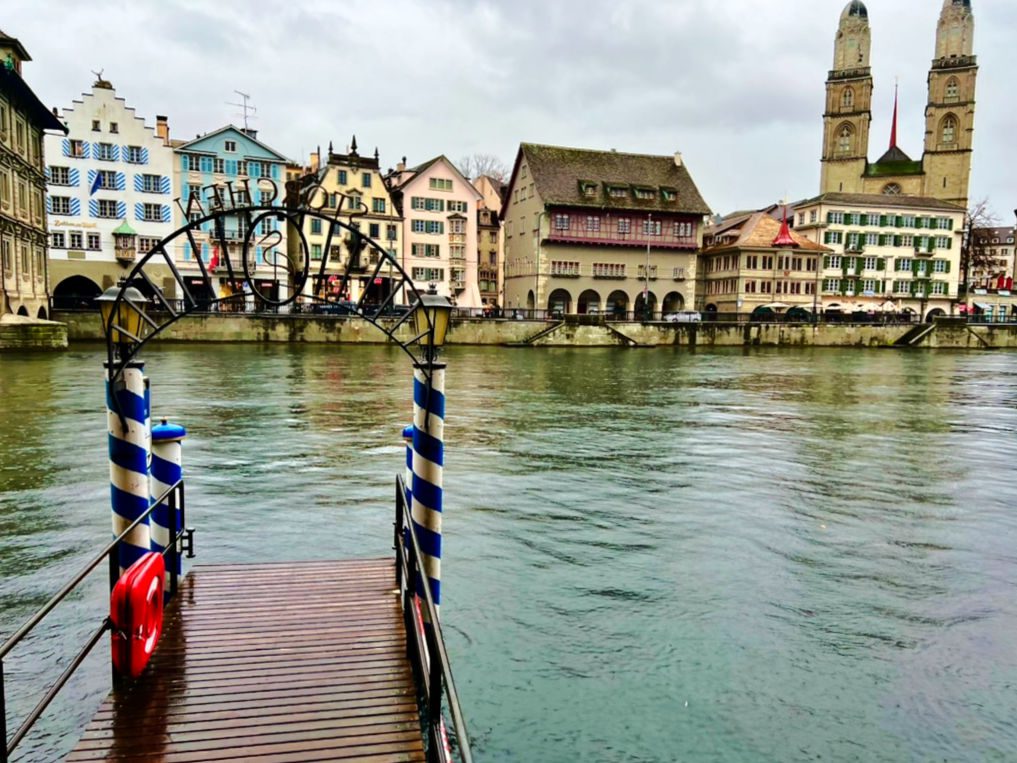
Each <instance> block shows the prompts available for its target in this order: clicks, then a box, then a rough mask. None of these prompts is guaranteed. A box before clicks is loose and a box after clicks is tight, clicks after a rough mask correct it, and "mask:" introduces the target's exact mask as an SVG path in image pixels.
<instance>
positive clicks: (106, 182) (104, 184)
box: [99, 170, 117, 191]
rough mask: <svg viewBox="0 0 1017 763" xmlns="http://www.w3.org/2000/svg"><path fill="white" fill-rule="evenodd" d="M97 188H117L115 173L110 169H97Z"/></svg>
mask: <svg viewBox="0 0 1017 763" xmlns="http://www.w3.org/2000/svg"><path fill="white" fill-rule="evenodd" d="M99 188H100V189H101V190H103V191H115V190H116V189H117V173H115V172H112V171H110V170H99Z"/></svg>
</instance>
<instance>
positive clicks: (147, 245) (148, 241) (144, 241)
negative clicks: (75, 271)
mask: <svg viewBox="0 0 1017 763" xmlns="http://www.w3.org/2000/svg"><path fill="white" fill-rule="evenodd" d="M88 246H89V248H91V246H92V245H91V244H89V245H88ZM96 246H98V234H96ZM158 246H159V239H157V238H148V237H146V236H142V237H140V238H139V239H138V249H140V250H141V251H142V252H145V253H147V252H151V251H152V250H153V249H155V248H157V247H158Z"/></svg>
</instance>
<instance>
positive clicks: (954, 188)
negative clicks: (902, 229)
mask: <svg viewBox="0 0 1017 763" xmlns="http://www.w3.org/2000/svg"><path fill="white" fill-rule="evenodd" d="M974 36H975V17H974V14H973V13H972V12H971V0H945V1H944V3H943V11H942V13H941V14H940V17H939V27H938V28H937V30H936V57H935V59H933V61H932V69H931V70H930V71H929V104H928V106H927V107H926V109H925V157H924V165H925V189H924V195H925V196H931V197H933V198H937V199H942V200H943V201H949V202H951V203H953V204H958V205H960V206H963V207H964V208H965V209H967V206H968V184H969V182H970V179H971V149H972V143H973V139H974V131H975V81H976V79H977V77H978V62H977V59H976V57H975V55H974Z"/></svg>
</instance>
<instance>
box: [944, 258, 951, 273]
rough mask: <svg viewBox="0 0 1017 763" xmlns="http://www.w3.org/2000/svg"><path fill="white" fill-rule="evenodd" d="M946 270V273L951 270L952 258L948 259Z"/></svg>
mask: <svg viewBox="0 0 1017 763" xmlns="http://www.w3.org/2000/svg"><path fill="white" fill-rule="evenodd" d="M944 272H946V273H949V272H950V260H946V270H945V271H944Z"/></svg>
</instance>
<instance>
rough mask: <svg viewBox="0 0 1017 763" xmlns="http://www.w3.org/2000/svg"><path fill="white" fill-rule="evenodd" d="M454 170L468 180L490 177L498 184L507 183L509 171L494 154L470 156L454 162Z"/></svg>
mask: <svg viewBox="0 0 1017 763" xmlns="http://www.w3.org/2000/svg"><path fill="white" fill-rule="evenodd" d="M456 168H457V169H458V170H459V171H460V172H461V173H463V175H465V176H466V177H467V178H469V179H470V180H476V179H477V178H479V177H481V176H482V175H487V176H488V177H492V178H494V179H495V180H497V181H499V182H502V183H504V182H507V181H508V174H509V170H508V167H507V166H506V164H505V162H503V161H502V160H501V159H499V158H498V157H497V156H495V155H494V154H470V155H469V156H464V157H463V158H462V159H460V160H459V161H458V162H456Z"/></svg>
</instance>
